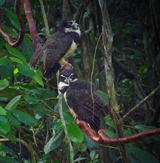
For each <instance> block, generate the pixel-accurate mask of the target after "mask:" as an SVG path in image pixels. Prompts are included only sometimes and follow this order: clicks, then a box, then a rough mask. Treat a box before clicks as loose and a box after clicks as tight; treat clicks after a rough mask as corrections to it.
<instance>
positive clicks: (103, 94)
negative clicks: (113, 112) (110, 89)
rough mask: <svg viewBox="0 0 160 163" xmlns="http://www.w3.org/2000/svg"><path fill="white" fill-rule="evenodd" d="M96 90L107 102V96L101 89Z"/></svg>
mask: <svg viewBox="0 0 160 163" xmlns="http://www.w3.org/2000/svg"><path fill="white" fill-rule="evenodd" d="M98 92H99V93H100V94H101V95H102V97H103V98H104V99H105V100H106V102H107V104H109V100H108V96H107V95H106V94H105V93H104V92H103V91H101V90H98Z"/></svg>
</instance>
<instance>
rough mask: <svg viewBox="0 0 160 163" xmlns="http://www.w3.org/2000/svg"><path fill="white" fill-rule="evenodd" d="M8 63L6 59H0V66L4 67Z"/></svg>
mask: <svg viewBox="0 0 160 163" xmlns="http://www.w3.org/2000/svg"><path fill="white" fill-rule="evenodd" d="M7 63H8V58H5V57H3V58H0V66H5V65H6V64H7Z"/></svg>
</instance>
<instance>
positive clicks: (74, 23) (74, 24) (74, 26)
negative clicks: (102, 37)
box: [72, 22, 78, 30]
mask: <svg viewBox="0 0 160 163" xmlns="http://www.w3.org/2000/svg"><path fill="white" fill-rule="evenodd" d="M72 29H75V30H77V29H78V24H77V23H76V22H73V23H72Z"/></svg>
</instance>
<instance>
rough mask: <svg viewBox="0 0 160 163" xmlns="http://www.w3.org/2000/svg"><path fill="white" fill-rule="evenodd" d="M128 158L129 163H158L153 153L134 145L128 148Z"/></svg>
mask: <svg viewBox="0 0 160 163" xmlns="http://www.w3.org/2000/svg"><path fill="white" fill-rule="evenodd" d="M129 158H130V161H131V163H151V162H152V163H159V161H158V160H157V158H155V157H154V156H153V155H151V154H150V153H148V152H145V151H142V150H140V149H138V148H135V147H133V148H129Z"/></svg>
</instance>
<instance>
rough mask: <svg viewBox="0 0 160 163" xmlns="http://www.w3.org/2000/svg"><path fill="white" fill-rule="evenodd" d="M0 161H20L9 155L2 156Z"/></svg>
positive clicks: (9, 162) (12, 162) (14, 162)
mask: <svg viewBox="0 0 160 163" xmlns="http://www.w3.org/2000/svg"><path fill="white" fill-rule="evenodd" d="M0 162H3V163H19V162H18V161H16V160H15V159H14V158H12V157H9V156H5V157H3V156H0Z"/></svg>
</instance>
